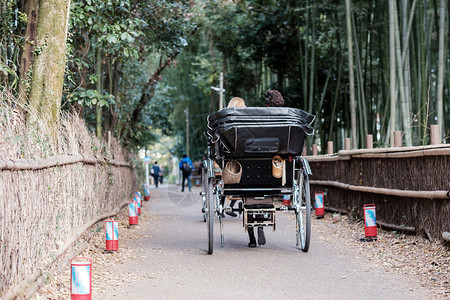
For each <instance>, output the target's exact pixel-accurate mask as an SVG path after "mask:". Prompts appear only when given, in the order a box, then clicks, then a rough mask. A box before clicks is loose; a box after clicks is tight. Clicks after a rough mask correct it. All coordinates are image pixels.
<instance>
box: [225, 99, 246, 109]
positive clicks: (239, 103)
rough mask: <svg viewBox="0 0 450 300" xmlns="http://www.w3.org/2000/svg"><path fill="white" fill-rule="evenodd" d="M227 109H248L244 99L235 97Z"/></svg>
mask: <svg viewBox="0 0 450 300" xmlns="http://www.w3.org/2000/svg"><path fill="white" fill-rule="evenodd" d="M227 107H247V106H246V105H245V101H244V99H242V98H239V97H234V98H233V99H231V100H230V102H229V103H228V106H227Z"/></svg>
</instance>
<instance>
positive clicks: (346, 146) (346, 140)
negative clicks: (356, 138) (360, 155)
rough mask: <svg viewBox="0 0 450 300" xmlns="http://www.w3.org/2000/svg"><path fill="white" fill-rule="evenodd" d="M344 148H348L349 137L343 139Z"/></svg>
mask: <svg viewBox="0 0 450 300" xmlns="http://www.w3.org/2000/svg"><path fill="white" fill-rule="evenodd" d="M344 150H350V138H345V139H344Z"/></svg>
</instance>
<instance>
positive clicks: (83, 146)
mask: <svg viewBox="0 0 450 300" xmlns="http://www.w3.org/2000/svg"><path fill="white" fill-rule="evenodd" d="M0 100H1V99H0ZM0 118H1V119H0V298H2V297H1V295H3V294H4V293H5V292H6V291H8V289H11V287H14V286H16V285H18V284H19V283H21V282H22V281H23V280H24V279H25V278H28V277H29V276H30V275H31V274H36V272H37V271H39V270H41V269H43V268H44V267H45V266H47V265H48V264H49V263H50V262H52V261H53V260H54V259H55V255H56V253H58V250H60V249H61V247H63V245H65V244H66V242H67V241H68V240H70V239H71V238H73V237H74V236H76V235H77V232H79V231H80V228H83V227H84V226H85V225H86V224H88V223H90V222H92V220H95V218H96V217H98V216H99V215H104V214H106V213H111V212H115V211H117V209H118V208H119V206H120V205H121V204H122V203H123V202H124V201H126V200H127V199H128V198H129V197H130V195H131V193H132V191H134V190H135V189H136V182H137V179H136V174H135V172H134V168H133V167H132V166H131V164H130V163H128V162H127V161H130V158H129V157H128V155H127V154H126V153H124V152H123V150H122V149H121V148H120V146H119V145H118V143H117V142H116V141H115V140H114V139H109V141H106V142H102V141H99V140H97V139H96V138H95V137H94V136H93V135H92V134H90V133H89V132H88V130H87V129H86V126H85V125H84V123H83V121H82V120H81V119H80V118H78V117H76V116H73V115H66V116H63V117H62V119H61V129H60V132H59V134H58V137H57V140H55V139H54V138H52V137H50V136H49V135H48V136H46V135H38V134H35V133H33V131H30V130H28V128H25V125H24V124H25V122H23V119H22V118H21V116H19V115H15V114H14V112H13V111H11V110H10V109H9V108H8V107H5V106H1V105H0ZM25 132H26V133H27V134H24V133H25ZM74 158H75V159H74ZM80 158H81V159H80ZM77 161H78V162H77Z"/></svg>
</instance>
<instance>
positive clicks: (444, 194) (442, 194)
mask: <svg viewBox="0 0 450 300" xmlns="http://www.w3.org/2000/svg"><path fill="white" fill-rule="evenodd" d="M309 183H310V184H311V185H326V186H332V187H336V188H340V189H344V190H349V191H355V192H363V193H372V194H379V195H388V196H396V197H407V198H420V199H450V191H412V190H398V189H386V188H375V187H370V186H358V185H352V184H347V183H342V182H339V181H327V180H310V181H309Z"/></svg>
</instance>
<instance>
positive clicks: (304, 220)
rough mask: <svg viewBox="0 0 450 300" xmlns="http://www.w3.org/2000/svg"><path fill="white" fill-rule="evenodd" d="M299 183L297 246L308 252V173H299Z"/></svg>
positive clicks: (309, 234) (309, 232) (309, 224)
mask: <svg viewBox="0 0 450 300" xmlns="http://www.w3.org/2000/svg"><path fill="white" fill-rule="evenodd" d="M299 185H300V186H299V188H300V193H299V195H298V197H300V199H299V201H300V209H299V210H296V217H297V218H296V219H297V226H296V227H297V246H300V249H301V250H302V251H303V252H308V249H309V242H310V238H311V195H310V190H309V178H308V174H306V173H304V172H301V173H300V178H299Z"/></svg>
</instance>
